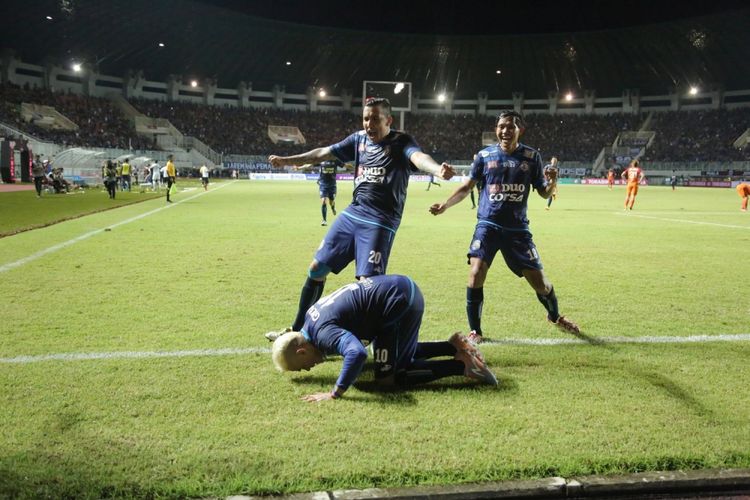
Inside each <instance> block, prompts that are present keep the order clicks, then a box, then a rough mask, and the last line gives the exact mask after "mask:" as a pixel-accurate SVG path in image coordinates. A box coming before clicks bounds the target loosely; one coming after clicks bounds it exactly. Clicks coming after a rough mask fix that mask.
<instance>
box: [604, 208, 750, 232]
mask: <svg viewBox="0 0 750 500" xmlns="http://www.w3.org/2000/svg"><path fill="white" fill-rule="evenodd" d="M615 214H616V215H620V216H622V217H640V218H641V219H654V220H663V221H668V222H682V223H683V224H698V225H704V226H718V227H729V228H732V229H750V226H735V225H733V224H719V223H717V222H701V221H696V220H687V219H671V218H669V217H654V216H652V215H640V214H634V213H632V212H615Z"/></svg>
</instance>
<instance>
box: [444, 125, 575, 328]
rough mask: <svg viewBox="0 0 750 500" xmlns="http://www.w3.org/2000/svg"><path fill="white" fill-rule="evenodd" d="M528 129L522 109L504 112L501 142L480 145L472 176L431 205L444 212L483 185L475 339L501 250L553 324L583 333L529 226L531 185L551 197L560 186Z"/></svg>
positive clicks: (474, 277)
mask: <svg viewBox="0 0 750 500" xmlns="http://www.w3.org/2000/svg"><path fill="white" fill-rule="evenodd" d="M524 128H525V124H524V121H523V118H522V117H521V115H520V114H519V113H517V112H515V111H504V112H503V113H501V114H500V116H499V117H498V119H497V125H496V127H495V133H496V135H497V138H498V141H499V143H498V144H494V145H492V146H488V147H486V148H485V149H483V150H481V151H480V152H479V154H477V155H476V157H475V158H474V162H473V163H472V165H471V173H470V175H469V178H468V179H467V180H465V181H464V182H463V184H462V185H461V186H459V187H458V188H456V190H455V191H454V192H453V194H451V195H450V197H448V199H447V200H446V201H445V202H443V203H435V204H434V205H432V206H431V207H430V213H432V214H433V215H440V214H442V213H443V212H445V211H446V210H447V209H448V208H450V207H452V206H453V205H455V204H456V203H458V202H460V201H461V200H463V199H464V198H466V196H468V194H469V192H470V191H471V190H472V189H473V188H474V186H477V185H479V186H481V189H482V194H481V196H479V209H478V210H477V225H476V227H475V229H474V235H473V236H472V238H471V243H470V244H469V252H468V254H467V257H468V260H469V265H470V266H471V267H470V269H469V280H468V285H467V288H466V313H467V316H468V319H469V328H470V329H471V333H470V334H469V340H471V341H472V342H474V343H479V342H481V341H482V335H483V333H482V325H481V316H482V306H483V305H484V281H485V279H486V278H487V272H488V271H489V269H490V266H491V265H492V261H493V259H494V258H495V255H496V254H497V252H501V253H502V255H503V258H504V259H505V263H506V265H507V266H508V268H510V270H511V271H513V273H515V274H516V275H517V276H518V277H524V278H525V279H526V281H527V282H528V283H529V285H531V288H533V289H534V291H535V292H536V296H537V298H538V299H539V302H541V303H542V305H543V306H544V308H545V309H546V310H547V319H548V320H549V321H550V322H551V323H554V324H555V325H556V326H557V327H558V328H560V329H561V330H563V331H566V332H570V333H579V328H578V326H577V325H576V324H575V323H573V322H572V321H570V320H568V319H567V318H565V317H564V316H561V315H560V312H559V310H558V306H557V296H556V295H555V289H554V287H553V286H552V283H550V281H549V280H548V279H547V276H546V275H545V273H544V271H543V269H544V268H543V266H542V261H541V259H540V257H539V253H538V252H537V249H536V246H535V245H534V241H533V240H532V238H531V231H529V220H528V218H527V217H526V207H527V203H528V198H529V194H530V192H531V187H533V188H534V189H535V190H536V191H537V193H539V196H541V197H542V198H545V199H546V198H548V197H549V196H550V195H551V194H552V192H553V191H554V189H555V188H556V186H557V169H555V168H550V169H549V170H548V171H547V178H545V176H544V174H543V173H542V159H541V156H540V155H539V152H538V151H536V150H535V149H532V148H530V147H529V146H526V145H525V144H521V143H520V142H519V139H520V137H521V134H522V133H523V131H524Z"/></svg>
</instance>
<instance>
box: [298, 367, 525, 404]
mask: <svg viewBox="0 0 750 500" xmlns="http://www.w3.org/2000/svg"><path fill="white" fill-rule="evenodd" d="M363 371H367V365H366V366H365V368H364V370H363ZM497 381H498V385H497V386H490V385H484V384H479V383H477V382H476V381H472V380H468V379H466V378H461V377H448V378H445V379H441V380H437V381H434V382H429V383H427V384H421V385H415V386H412V387H408V388H405V387H398V386H384V385H381V384H379V383H378V382H376V381H375V379H374V378H373V377H372V376H371V375H363V376H361V377H360V379H359V380H357V382H355V383H354V387H355V388H356V389H357V391H358V392H357V393H351V392H347V394H346V398H347V399H350V400H352V401H363V402H373V403H379V404H384V403H385V404H395V405H399V406H415V405H416V404H417V399H416V398H415V397H414V394H415V393H424V392H429V393H434V394H436V395H437V394H440V393H444V392H448V391H483V392H484V391H493V392H494V391H498V394H500V393H502V394H517V393H518V392H519V389H518V383H517V382H516V381H515V380H514V379H512V378H510V377H497ZM292 382H293V383H295V384H305V385H311V386H315V387H320V386H323V387H327V386H333V384H334V383H336V378H335V377H330V376H320V375H305V376H301V377H296V378H294V379H292Z"/></svg>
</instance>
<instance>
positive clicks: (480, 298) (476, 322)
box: [466, 287, 484, 335]
mask: <svg viewBox="0 0 750 500" xmlns="http://www.w3.org/2000/svg"><path fill="white" fill-rule="evenodd" d="M483 304H484V288H469V287H466V315H467V316H468V318H469V329H471V330H474V331H475V332H477V334H478V335H482V305H483Z"/></svg>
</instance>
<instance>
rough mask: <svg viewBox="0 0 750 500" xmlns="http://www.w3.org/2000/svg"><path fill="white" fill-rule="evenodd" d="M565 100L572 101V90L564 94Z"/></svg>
mask: <svg viewBox="0 0 750 500" xmlns="http://www.w3.org/2000/svg"><path fill="white" fill-rule="evenodd" d="M565 100H566V101H572V100H573V93H572V92H568V93H567V94H565Z"/></svg>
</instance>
